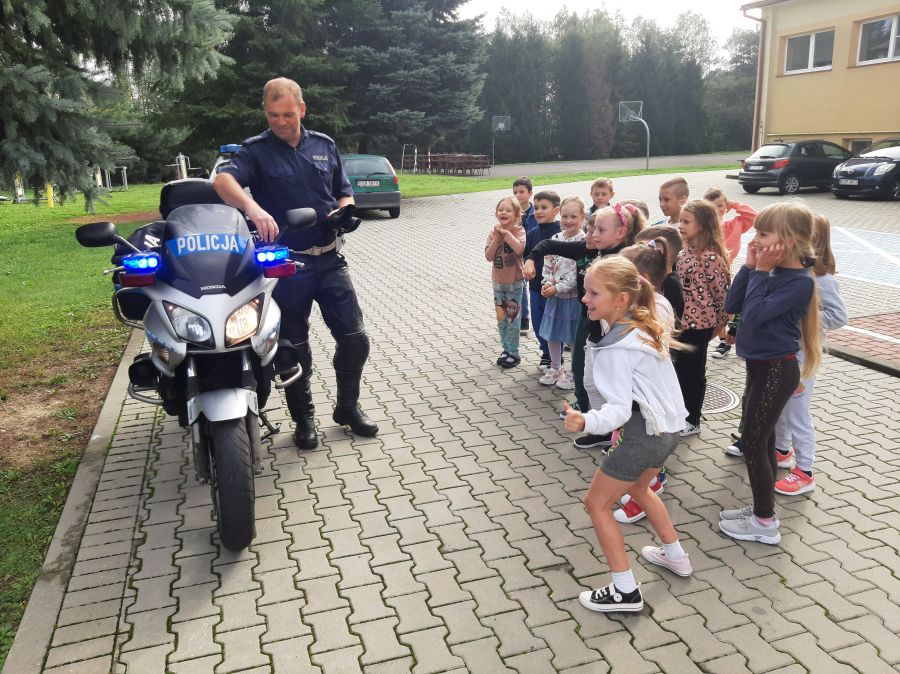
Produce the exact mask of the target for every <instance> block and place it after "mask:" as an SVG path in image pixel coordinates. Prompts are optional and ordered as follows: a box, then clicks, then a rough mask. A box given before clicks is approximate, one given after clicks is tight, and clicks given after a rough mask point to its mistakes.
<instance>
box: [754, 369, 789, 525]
mask: <svg viewBox="0 0 900 674" xmlns="http://www.w3.org/2000/svg"><path fill="white" fill-rule="evenodd" d="M799 383H800V366H799V365H798V363H797V359H796V358H790V359H784V360H748V361H747V384H746V387H745V393H746V396H747V405H746V408H745V414H744V431H743V433H742V434H741V450H742V451H743V452H744V462H745V463H746V464H747V477H749V478H750V489H751V491H752V492H753V514H754V515H756V516H757V517H774V515H775V475H776V471H777V470H778V457H776V456H775V424H776V422H777V421H778V417H780V416H781V412H782V410H784V406H785V405H787V403H788V400H790V398H791V394H792V393H793V392H794V391H795V390H796V389H797V385H798V384H799Z"/></svg>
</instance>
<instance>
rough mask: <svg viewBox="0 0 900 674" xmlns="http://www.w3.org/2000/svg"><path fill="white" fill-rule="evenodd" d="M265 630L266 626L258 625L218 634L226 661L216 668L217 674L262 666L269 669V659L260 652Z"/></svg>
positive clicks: (217, 639) (217, 637) (217, 638)
mask: <svg viewBox="0 0 900 674" xmlns="http://www.w3.org/2000/svg"><path fill="white" fill-rule="evenodd" d="M265 629H266V628H265V626H264V625H256V626H253V627H244V628H241V629H237V630H233V631H231V632H219V633H217V634H216V641H218V642H219V643H221V644H222V652H223V653H224V655H225V659H224V660H223V661H222V663H221V664H220V665H219V666H218V667H216V672H222V673H225V672H238V671H241V670H243V669H249V668H251V667H261V666H266V667H267V668H268V664H269V658H268V656H266V655H265V654H264V653H263V652H262V651H261V650H260V642H259V638H260V636H261V635H262V633H263V632H265Z"/></svg>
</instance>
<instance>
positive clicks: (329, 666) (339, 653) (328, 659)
mask: <svg viewBox="0 0 900 674" xmlns="http://www.w3.org/2000/svg"><path fill="white" fill-rule="evenodd" d="M362 651H363V648H362V646H348V647H346V648H339V649H337V650H333V651H326V652H324V653H316V654H315V655H313V656H312V658H311V659H312V662H313V664H314V665H316V666H318V667H321V671H323V672H340V673H341V674H343V673H344V672H346V674H357V673H361V672H362V671H363V669H362V668H361V667H360V664H359V658H360V656H361V655H362ZM392 662H397V661H396V660H393V661H392ZM371 666H372V667H376V668H377V667H380V665H371ZM317 671H318V670H317ZM366 671H368V669H367V670H366Z"/></svg>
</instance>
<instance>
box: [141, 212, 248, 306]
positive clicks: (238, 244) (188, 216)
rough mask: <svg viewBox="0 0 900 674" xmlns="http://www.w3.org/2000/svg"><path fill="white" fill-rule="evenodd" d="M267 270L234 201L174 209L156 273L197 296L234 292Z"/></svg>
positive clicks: (170, 216)
mask: <svg viewBox="0 0 900 674" xmlns="http://www.w3.org/2000/svg"><path fill="white" fill-rule="evenodd" d="M261 274H262V270H261V269H260V268H259V266H258V265H257V264H256V260H255V257H254V248H253V238H252V237H251V235H250V230H249V229H248V228H247V223H246V222H245V221H244V218H243V216H242V215H241V214H240V213H239V212H238V211H237V210H235V209H234V208H231V207H230V206H223V205H215V204H197V205H190V206H180V207H178V208H176V209H174V210H173V211H172V212H171V213H169V217H168V218H166V224H165V227H164V229H163V244H162V261H161V264H160V268H159V271H158V272H157V274H156V276H157V278H158V279H160V280H161V281H165V282H166V283H168V284H169V285H171V286H172V287H174V288H177V289H178V290H180V291H181V292H183V293H187V294H188V295H191V296H192V297H201V296H202V295H211V294H216V293H227V294H229V295H234V294H235V293H237V292H238V291H239V290H241V289H242V288H244V287H246V286H247V285H248V284H249V283H250V282H251V281H253V280H254V279H256V278H258V277H259V276H260V275H261Z"/></svg>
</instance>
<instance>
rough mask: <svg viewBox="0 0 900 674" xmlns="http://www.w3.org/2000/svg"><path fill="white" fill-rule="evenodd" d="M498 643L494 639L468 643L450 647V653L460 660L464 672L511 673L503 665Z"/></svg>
mask: <svg viewBox="0 0 900 674" xmlns="http://www.w3.org/2000/svg"><path fill="white" fill-rule="evenodd" d="M499 645H500V643H499V642H498V641H497V639H496V638H495V637H491V638H486V639H482V640H480V641H469V642H466V643H460V644H456V645H455V646H451V647H450V651H451V652H452V653H453V654H454V655H457V656H459V657H460V658H462V660H463V662H464V663H465V667H466V671H467V672H472V673H473V674H494V673H497V674H500V673H503V672H512V671H513V670H511V669H509V668H508V667H506V666H505V665H504V664H503V661H502V660H501V659H500V655H499V653H498V652H497V648H498V646H499Z"/></svg>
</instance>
